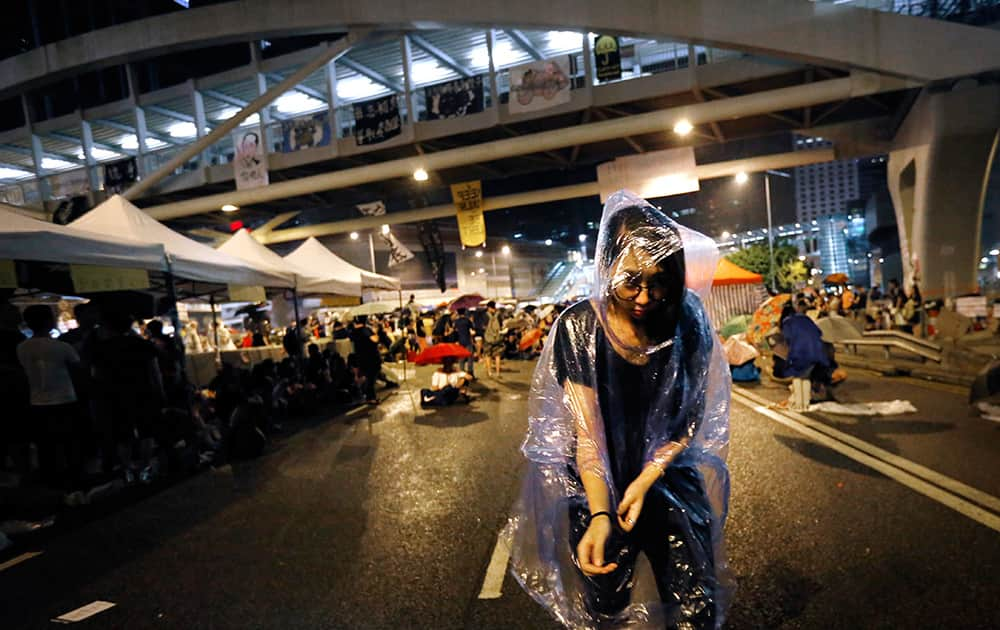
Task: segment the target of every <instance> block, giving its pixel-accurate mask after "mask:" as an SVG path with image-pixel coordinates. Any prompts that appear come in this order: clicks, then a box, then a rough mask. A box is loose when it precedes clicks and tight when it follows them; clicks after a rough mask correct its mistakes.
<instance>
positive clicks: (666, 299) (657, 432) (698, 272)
mask: <svg viewBox="0 0 1000 630" xmlns="http://www.w3.org/2000/svg"><path fill="white" fill-rule="evenodd" d="M716 261H717V251H716V248H715V244H714V243H713V242H712V241H711V240H710V239H708V238H707V237H705V236H704V235H702V234H699V233H697V232H694V231H691V230H688V229H686V228H683V227H681V226H679V225H677V224H676V223H674V222H673V221H671V220H670V219H669V218H667V217H666V216H665V215H664V214H663V213H662V212H660V211H659V210H657V209H656V208H654V207H653V206H651V205H650V204H649V203H647V202H646V201H645V200H643V199H641V198H640V197H637V196H635V195H634V194H632V193H629V192H627V191H620V192H618V193H615V194H614V195H612V196H611V197H610V198H609V199H608V200H607V203H606V204H605V206H604V215H603V217H602V219H601V228H600V233H599V234H598V238H597V251H596V256H595V263H596V271H595V275H596V278H595V282H594V290H593V295H592V296H591V297H590V299H589V300H584V301H581V302H578V303H577V304H575V305H573V306H571V307H569V308H568V309H567V310H566V311H565V312H563V313H562V315H561V316H560V318H559V320H558V322H557V323H556V325H555V327H554V328H553V331H552V333H551V334H550V335H549V338H548V340H547V342H546V344H545V348H544V350H543V351H542V355H541V358H540V359H539V361H538V365H537V367H536V368H535V373H534V376H533V379H532V384H531V400H530V403H529V427H528V434H527V437H526V438H525V440H524V444H523V446H522V451H523V453H524V455H525V456H526V457H527V459H528V466H527V473H526V476H525V479H524V484H523V487H522V490H521V495H520V498H519V499H518V501H517V504H516V505H515V508H514V511H513V514H512V516H511V518H510V521H509V522H508V525H507V528H506V530H505V533H506V535H507V542H508V543H509V544H510V545H511V573H512V575H513V576H514V577H515V578H516V579H517V580H518V582H519V583H520V584H521V586H522V587H523V588H524V589H525V590H526V591H527V592H528V593H529V594H530V595H531V596H532V597H533V598H534V599H535V600H536V601H538V602H539V603H540V604H542V605H543V606H544V607H545V608H547V609H548V610H549V611H550V612H551V613H552V614H553V615H555V616H556V617H557V618H558V619H559V620H560V621H561V622H562V623H563V624H565V625H566V626H568V627H571V628H598V627H619V626H629V627H657V628H664V627H669V628H674V627H677V628H713V627H721V625H722V623H723V619H724V615H725V611H726V608H727V606H728V602H729V599H730V596H731V594H732V586H731V580H730V579H729V577H728V571H727V565H726V558H725V555H724V549H723V537H722V530H723V525H724V523H725V519H726V512H727V509H728V502H729V476H728V471H727V469H726V463H725V459H726V453H727V450H728V443H729V392H730V384H731V381H730V375H729V369H728V366H727V364H726V360H725V357H724V355H723V353H722V350H721V347H720V344H719V343H717V341H716V336H715V334H714V332H713V330H712V326H711V324H710V322H709V318H708V315H707V313H706V311H705V309H704V307H703V306H702V297H703V296H704V295H706V294H707V291H708V290H709V289H710V287H711V282H712V275H713V273H714V271H715V265H716ZM643 295H645V297H646V299H645V300H643V299H642V297H641V296H643ZM648 465H656V466H658V467H659V468H660V469H663V475H662V476H661V477H659V479H658V480H657V481H656V482H655V483H654V484H653V485H652V486H651V487H650V489H649V490H648V492H647V493H646V495H645V500H644V504H643V507H642V511H641V513H640V515H639V518H638V519H637V521H636V523H635V525H634V526H633V528H632V531H631V532H625V531H624V529H622V527H621V526H620V524H619V523H618V522H617V521H616V520H614V519H611V520H613V532H612V534H611V537H610V538H609V539H608V541H607V544H606V548H605V550H604V561H605V563H610V562H614V563H616V564H617V565H618V568H617V569H615V571H614V572H613V573H611V574H609V575H602V576H586V575H585V574H584V573H583V572H582V571H581V569H580V566H579V562H578V558H577V557H576V549H577V544H578V543H579V541H580V539H581V537H582V536H583V534H584V532H586V530H587V527H588V524H589V516H590V513H591V510H590V508H589V504H588V500H587V494H586V492H585V490H584V487H583V482H582V477H581V475H582V474H583V473H586V472H589V473H592V474H593V475H596V476H597V477H598V478H599V479H601V480H603V482H604V484H605V485H606V486H607V490H608V495H609V506H610V507H609V511H610V512H612V513H616V512H617V508H618V504H619V502H620V501H621V499H622V496H623V494H624V492H625V490H626V488H627V487H628V485H629V484H630V483H631V482H632V481H633V480H634V479H635V478H636V477H637V475H638V474H639V473H640V472H641V471H642V470H643V468H645V467H646V466H648ZM588 478H589V479H593V478H594V477H593V476H588ZM602 518H603V517H602ZM640 557H644V558H645V560H641V559H640ZM637 560H638V561H637Z"/></svg>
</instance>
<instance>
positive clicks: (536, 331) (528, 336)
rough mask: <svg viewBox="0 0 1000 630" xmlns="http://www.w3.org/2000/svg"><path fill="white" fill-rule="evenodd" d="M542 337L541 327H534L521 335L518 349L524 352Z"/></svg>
mask: <svg viewBox="0 0 1000 630" xmlns="http://www.w3.org/2000/svg"><path fill="white" fill-rule="evenodd" d="M541 338H542V329H541V328H532V329H531V330H529V331H528V332H526V333H524V334H523V335H521V343H519V344H518V345H517V349H518V350H520V351H521V352H524V351H525V350H527V349H528V348H530V347H531V346H533V345H535V344H536V343H538V340H539V339H541Z"/></svg>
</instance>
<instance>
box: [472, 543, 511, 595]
mask: <svg viewBox="0 0 1000 630" xmlns="http://www.w3.org/2000/svg"><path fill="white" fill-rule="evenodd" d="M509 560H510V546H508V545H507V541H506V540H504V537H503V530H500V533H499V534H497V544H496V547H494V548H493V556H492V557H490V565H489V566H488V567H486V577H485V578H484V579H483V588H481V589H480V590H479V599H499V598H500V596H501V595H502V594H503V593H502V592H501V590H502V589H503V578H504V575H505V574H506V573H507V562H508V561H509Z"/></svg>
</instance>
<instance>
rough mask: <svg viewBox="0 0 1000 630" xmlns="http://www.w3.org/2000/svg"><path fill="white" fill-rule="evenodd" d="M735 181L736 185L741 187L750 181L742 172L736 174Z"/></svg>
mask: <svg viewBox="0 0 1000 630" xmlns="http://www.w3.org/2000/svg"><path fill="white" fill-rule="evenodd" d="M735 179H736V183H737V184H740V185H742V184H745V183H747V181H748V180H749V179H750V176H749V175H747V174H746V173H744V172H743V171H740V172H739V173H737V174H736V178H735Z"/></svg>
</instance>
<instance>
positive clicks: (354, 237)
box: [351, 232, 359, 241]
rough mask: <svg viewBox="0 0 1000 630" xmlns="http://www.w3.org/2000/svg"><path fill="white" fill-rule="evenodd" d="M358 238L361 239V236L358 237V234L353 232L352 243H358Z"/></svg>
mask: <svg viewBox="0 0 1000 630" xmlns="http://www.w3.org/2000/svg"><path fill="white" fill-rule="evenodd" d="M358 238H359V235H358V233H357V232H351V240H352V241H356V240H358Z"/></svg>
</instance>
